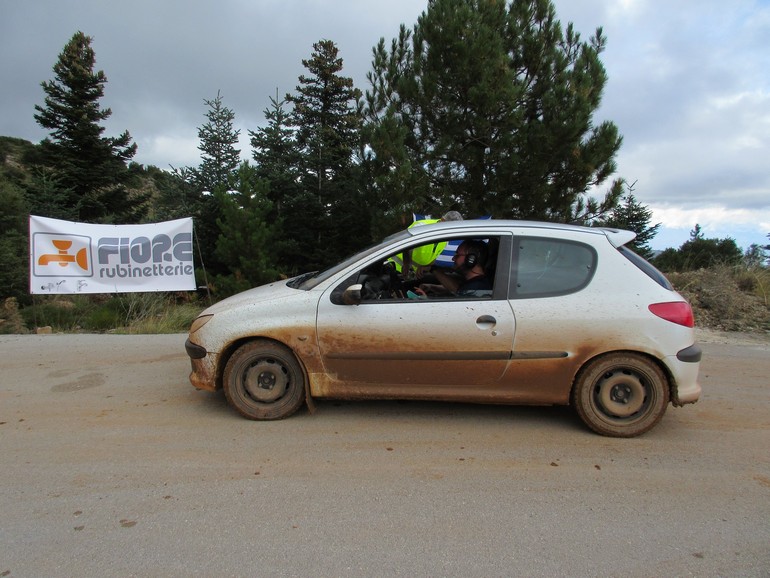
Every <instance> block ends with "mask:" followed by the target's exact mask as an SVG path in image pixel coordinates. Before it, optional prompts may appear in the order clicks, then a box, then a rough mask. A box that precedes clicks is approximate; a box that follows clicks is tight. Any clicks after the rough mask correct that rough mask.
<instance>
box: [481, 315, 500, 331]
mask: <svg viewBox="0 0 770 578" xmlns="http://www.w3.org/2000/svg"><path fill="white" fill-rule="evenodd" d="M496 324H497V319H495V318H494V317H492V316H491V315H482V316H481V317H479V318H478V319H476V327H478V328H479V329H492V328H493V327H494V326H495V325H496Z"/></svg>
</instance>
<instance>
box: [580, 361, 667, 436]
mask: <svg viewBox="0 0 770 578" xmlns="http://www.w3.org/2000/svg"><path fill="white" fill-rule="evenodd" d="M668 401H669V384H668V379H666V376H665V374H664V373H663V371H661V369H660V368H659V367H658V366H657V365H656V364H655V363H653V362H652V361H650V360H649V359H647V358H646V357H643V356H641V355H637V354H634V353H615V354H610V355H605V356H603V357H600V358H598V359H596V360H594V361H593V362H591V363H590V364H589V365H587V366H586V367H584V368H583V369H582V370H581V371H580V373H579V374H578V376H577V378H576V379H575V385H574V387H573V389H572V405H573V406H574V407H575V409H576V411H577V413H578V415H579V416H580V419H582V420H583V422H584V423H585V424H586V425H587V426H588V427H590V428H591V429H592V430H594V431H595V432H597V433H600V434H602V435H606V436H613V437H634V436H638V435H640V434H643V433H644V432H646V431H648V430H650V429H651V428H652V427H653V426H654V425H655V424H657V423H658V422H659V421H660V419H661V418H662V417H663V414H664V413H665V412H666V408H667V407H668Z"/></svg>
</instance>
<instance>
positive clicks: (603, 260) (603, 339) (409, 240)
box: [186, 220, 701, 437]
mask: <svg viewBox="0 0 770 578" xmlns="http://www.w3.org/2000/svg"><path fill="white" fill-rule="evenodd" d="M633 238H634V234H633V233H631V232H628V231H620V230H611V229H595V228H584V227H575V226H568V225H558V224H546V223H534V222H521V221H495V220H485V221H462V222H454V223H440V224H435V225H426V226H422V227H413V228H411V229H409V230H407V231H403V232H401V233H399V234H397V235H394V236H392V237H390V238H388V239H386V240H385V241H384V242H383V243H381V244H379V245H377V246H374V247H371V248H369V249H367V250H365V251H363V252H361V253H359V254H357V255H355V256H353V257H351V258H350V259H347V260H346V261H344V262H342V263H340V264H338V265H336V266H334V267H332V268H331V269H328V270H326V271H323V272H320V273H311V274H306V275H302V276H299V277H296V278H294V279H290V280H288V281H280V282H275V283H271V284H269V285H265V286H262V287H257V288H254V289H251V290H249V291H246V292H244V293H241V294H238V295H235V296H233V297H231V298H229V299H225V300H224V301H221V302H219V303H217V304H215V305H213V306H212V307H209V308H208V309H206V310H205V311H204V312H203V313H202V314H201V315H200V316H199V317H198V318H197V319H196V320H195V322H194V323H193V324H192V326H191V328H190V335H189V339H188V341H187V344H186V349H187V352H188V355H189V356H190V358H191V361H192V368H193V371H192V373H191V375H190V380H191V382H192V384H193V385H194V386H195V387H197V388H200V389H206V390H215V389H218V388H224V390H225V393H226V395H227V399H228V401H229V402H230V404H231V405H232V406H233V407H234V408H235V409H236V410H238V411H239V412H240V413H241V414H242V415H244V416H245V417H248V418H251V419H278V418H282V417H286V416H288V415H290V414H291V413H293V412H294V411H296V410H297V409H298V408H299V407H300V406H301V405H302V404H303V403H304V402H305V401H306V400H311V399H312V398H340V399H435V400H445V401H462V402H475V403H497V404H536V405H565V404H571V405H573V406H574V407H575V409H576V411H577V412H578V414H579V415H580V417H581V418H582V419H583V421H584V422H585V423H586V424H587V425H588V426H589V427H590V428H592V429H593V430H595V431H597V432H598V433H601V434H604V435H612V436H620V437H631V436H635V435H639V434H641V433H643V432H645V431H647V430H649V429H650V428H651V427H653V426H654V425H655V424H656V423H657V422H658V421H659V420H660V419H661V417H662V416H663V414H664V412H665V410H666V407H667V406H668V404H669V403H673V404H674V405H677V406H679V405H684V404H687V403H694V402H695V401H697V400H698V398H699V396H700V391H701V390H700V385H699V384H698V367H699V362H700V348H699V347H698V345H697V344H696V343H695V338H694V329H693V319H692V310H691V309H690V306H689V305H688V304H687V302H686V301H685V300H684V298H683V297H681V296H680V295H679V294H678V293H676V292H675V291H674V290H673V288H672V287H671V285H670V284H669V283H668V281H667V280H666V279H665V277H664V276H663V275H662V274H660V273H659V272H658V271H657V270H655V269H654V267H652V266H651V265H650V264H649V263H647V262H646V261H644V260H643V259H641V258H640V257H638V256H637V255H635V254H633V253H632V252H631V251H630V250H628V249H627V248H625V247H624V244H626V243H628V242H629V241H631V240H632V239H633ZM469 239H473V240H476V241H483V243H484V245H485V247H486V248H487V250H485V251H484V255H483V258H484V262H485V263H484V264H485V270H486V275H487V276H488V277H489V278H490V279H492V280H493V289H492V290H491V292H487V293H486V294H484V295H480V296H473V295H471V296H468V295H465V296H459V295H451V294H450V295H445V296H439V297H434V298H429V299H424V298H420V299H415V298H412V297H415V293H413V292H411V291H409V289H408V287H411V286H412V285H410V284H409V283H410V281H409V278H410V277H411V275H410V274H409V272H407V274H403V272H400V271H397V270H396V268H395V267H394V265H393V263H394V258H396V257H397V256H399V255H403V254H405V253H407V252H409V251H412V250H416V249H417V248H419V247H424V246H426V245H429V244H439V243H447V242H453V243H454V244H455V246H456V245H457V243H458V242H462V241H463V240H469ZM417 282H419V281H417ZM413 284H414V282H413ZM410 296H411V297H410Z"/></svg>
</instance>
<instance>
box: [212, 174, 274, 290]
mask: <svg viewBox="0 0 770 578" xmlns="http://www.w3.org/2000/svg"><path fill="white" fill-rule="evenodd" d="M232 185H233V190H231V191H222V190H219V191H217V192H216V193H215V197H216V198H217V201H218V203H219V206H220V207H221V217H220V218H219V219H217V225H218V227H219V237H218V238H217V241H216V255H217V257H218V259H219V260H220V261H221V262H222V263H224V264H225V265H226V266H227V274H226V275H219V276H218V277H217V279H216V286H217V293H218V294H219V295H220V296H224V295H230V294H233V293H237V292H239V291H244V290H246V289H249V288H250V287H254V286H255V285H262V284H264V283H267V282H270V281H274V280H275V279H276V278H277V277H278V272H277V270H276V265H277V263H276V262H275V259H274V257H273V255H274V251H273V246H274V244H275V242H276V238H277V236H278V231H277V227H276V223H274V222H272V221H271V219H270V214H271V212H272V210H273V206H272V203H271V202H270V200H269V199H268V198H267V188H268V187H267V183H266V182H265V181H263V180H261V179H260V178H259V176H258V175H257V171H256V170H255V167H253V166H251V165H249V163H248V162H243V163H242V164H241V165H240V166H239V168H238V171H237V172H236V175H235V178H234V180H233V182H232Z"/></svg>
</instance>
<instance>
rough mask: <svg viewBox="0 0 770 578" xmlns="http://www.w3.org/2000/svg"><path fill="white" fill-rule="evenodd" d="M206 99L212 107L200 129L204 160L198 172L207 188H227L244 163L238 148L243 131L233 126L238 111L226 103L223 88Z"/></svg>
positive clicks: (199, 146)
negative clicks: (223, 101)
mask: <svg viewBox="0 0 770 578" xmlns="http://www.w3.org/2000/svg"><path fill="white" fill-rule="evenodd" d="M203 102H204V103H205V104H206V106H208V107H209V110H208V112H207V113H206V118H207V119H208V122H206V123H204V124H203V126H201V127H200V128H199V129H198V138H199V139H200V144H199V145H198V150H199V151H201V159H202V161H201V164H200V166H199V167H198V169H197V170H196V173H195V174H196V177H197V179H198V184H199V185H200V186H201V187H202V188H203V190H204V191H209V192H214V191H217V190H226V189H227V188H228V187H229V186H230V181H231V180H232V179H233V178H234V177H235V175H236V173H237V171H238V166H239V165H240V164H241V151H240V149H237V148H235V147H236V145H237V144H238V138H239V135H240V132H241V131H240V130H236V129H235V127H234V126H233V123H234V121H235V113H234V112H233V111H232V110H231V109H229V108H227V107H226V106H224V105H223V104H222V95H221V94H220V93H219V92H217V96H216V98H215V99H214V100H205V99H204V101H203Z"/></svg>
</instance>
